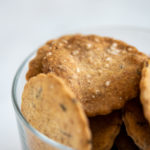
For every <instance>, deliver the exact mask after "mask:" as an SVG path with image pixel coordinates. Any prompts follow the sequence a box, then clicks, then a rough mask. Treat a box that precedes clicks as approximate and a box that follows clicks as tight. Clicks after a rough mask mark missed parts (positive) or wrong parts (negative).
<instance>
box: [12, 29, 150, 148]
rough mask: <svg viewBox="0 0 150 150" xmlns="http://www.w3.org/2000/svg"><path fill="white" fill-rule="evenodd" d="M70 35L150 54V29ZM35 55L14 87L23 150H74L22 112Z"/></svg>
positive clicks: (24, 65) (111, 30) (87, 31)
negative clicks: (94, 36)
mask: <svg viewBox="0 0 150 150" xmlns="http://www.w3.org/2000/svg"><path fill="white" fill-rule="evenodd" d="M70 33H71V34H72V33H83V34H97V35H101V36H109V37H113V38H115V39H119V40H123V41H125V42H127V43H128V44H131V45H133V46H135V47H137V49H139V50H140V51H142V52H145V53H146V54H150V50H149V49H150V42H149V41H150V29H142V28H137V27H117V26H115V27H112V26H111V27H109V26H107V27H98V28H90V29H84V28H83V29H80V30H74V31H69V32H66V33H64V34H70ZM59 36H61V35H59ZM59 36H58V37H59ZM35 54H36V51H34V52H33V53H32V54H30V55H29V56H28V57H27V58H26V59H25V60H24V62H23V63H22V64H21V66H20V67H19V69H18V71H17V73H16V75H15V78H14V81H13V86H12V100H13V105H14V109H15V113H16V118H17V123H18V129H19V134H20V139H21V143H22V148H23V150H72V148H69V147H67V146H65V145H62V144H60V143H58V142H56V141H54V140H52V139H50V138H48V137H46V136H45V135H43V134H41V133H40V132H38V131H37V130H36V129H35V128H33V127H32V126H31V125H30V124H29V123H28V122H27V121H26V119H25V118H24V117H23V115H22V113H21V111H20V106H21V95H22V91H23V88H24V85H25V82H26V79H25V74H26V72H27V70H28V63H29V61H30V60H31V59H32V58H33V57H34V56H35Z"/></svg>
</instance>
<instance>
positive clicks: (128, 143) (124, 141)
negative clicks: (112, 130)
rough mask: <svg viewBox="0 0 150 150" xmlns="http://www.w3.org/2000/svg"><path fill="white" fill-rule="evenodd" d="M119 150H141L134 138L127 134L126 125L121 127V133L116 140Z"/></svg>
mask: <svg viewBox="0 0 150 150" xmlns="http://www.w3.org/2000/svg"><path fill="white" fill-rule="evenodd" d="M115 145H116V147H117V149H118V150H139V148H138V147H137V146H136V145H135V143H134V142H133V140H132V139H131V138H130V137H129V136H128V135H127V132H126V129H125V127H124V125H123V126H122V127H121V130H120V133H119V135H118V136H117V138H116V140H115Z"/></svg>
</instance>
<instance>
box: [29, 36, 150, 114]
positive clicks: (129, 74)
mask: <svg viewBox="0 0 150 150" xmlns="http://www.w3.org/2000/svg"><path fill="white" fill-rule="evenodd" d="M48 45H49V51H48V52H47V53H46V55H45V56H43V55H42V57H40V67H39V68H40V71H39V72H41V71H42V72H44V73H48V72H53V73H55V74H57V75H58V76H60V77H61V78H63V79H64V80H65V82H66V84H67V85H68V86H69V87H70V88H71V89H72V91H73V92H74V93H75V95H76V97H77V99H79V100H80V101H81V103H82V104H83V107H84V110H85V112H86V113H87V115H88V116H95V115H98V114H109V113H110V112H112V111H113V110H115V109H120V108H122V107H123V106H124V104H125V102H126V101H127V100H129V99H132V98H134V97H136V96H137V92H138V90H139V81H140V77H141V75H140V73H141V69H142V67H143V62H144V61H145V59H147V57H146V56H145V55H144V54H142V53H140V52H138V51H137V50H136V48H135V47H133V46H130V45H128V44H126V43H124V42H122V41H118V40H114V39H111V38H107V37H100V36H96V35H87V36H84V35H69V36H64V37H61V38H59V39H57V40H55V41H53V42H52V41H50V42H48V43H47V44H46V46H48ZM37 57H38V54H37ZM36 60H37V58H35V59H34V60H33V62H34V61H36ZM41 60H42V68H41ZM31 68H32V64H30V67H29V71H28V73H27V76H28V74H29V73H30V72H31V73H32V70H31ZM33 68H35V67H34V66H33ZM33 70H36V69H33ZM28 78H29V77H28Z"/></svg>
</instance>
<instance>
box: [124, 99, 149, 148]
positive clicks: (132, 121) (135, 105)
mask: <svg viewBox="0 0 150 150" xmlns="http://www.w3.org/2000/svg"><path fill="white" fill-rule="evenodd" d="M123 120H124V124H125V127H126V131H127V134H128V135H129V136H130V137H131V138H132V139H133V141H134V142H135V143H136V145H137V146H138V147H139V148H140V149H142V150H149V149H150V126H149V124H148V122H147V120H146V119H145V118H144V114H143V110H142V105H141V104H140V100H139V99H138V98H137V99H134V100H131V101H129V102H128V103H127V104H126V105H125V109H124V116H123Z"/></svg>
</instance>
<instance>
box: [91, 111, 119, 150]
mask: <svg viewBox="0 0 150 150" xmlns="http://www.w3.org/2000/svg"><path fill="white" fill-rule="evenodd" d="M89 121H90V128H91V131H92V137H93V139H92V144H93V150H110V149H111V147H112V146H113V143H114V140H115V138H116V136H117V135H118V134H119V131H120V128H121V124H122V118H121V112H120V111H116V112H113V113H111V114H109V115H106V116H96V117H91V118H89Z"/></svg>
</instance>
